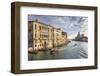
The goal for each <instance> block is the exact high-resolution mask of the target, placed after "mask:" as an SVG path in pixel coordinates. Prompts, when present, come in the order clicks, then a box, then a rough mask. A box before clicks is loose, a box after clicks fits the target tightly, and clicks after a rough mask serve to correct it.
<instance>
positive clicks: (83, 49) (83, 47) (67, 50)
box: [28, 41, 88, 60]
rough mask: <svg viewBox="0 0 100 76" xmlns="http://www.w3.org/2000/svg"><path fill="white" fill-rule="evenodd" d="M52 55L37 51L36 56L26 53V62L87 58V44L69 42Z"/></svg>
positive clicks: (48, 52) (47, 52)
mask: <svg viewBox="0 0 100 76" xmlns="http://www.w3.org/2000/svg"><path fill="white" fill-rule="evenodd" d="M57 49H58V50H57V51H56V52H54V53H51V52H50V50H48V51H39V52H38V53H37V54H32V53H28V60H53V59H79V58H88V43H87V42H79V41H71V42H70V43H68V44H67V45H65V46H63V47H59V48H57Z"/></svg>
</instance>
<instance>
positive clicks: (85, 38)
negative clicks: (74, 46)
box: [74, 32, 88, 42]
mask: <svg viewBox="0 0 100 76" xmlns="http://www.w3.org/2000/svg"><path fill="white" fill-rule="evenodd" d="M74 40H75V41H83V42H88V37H87V36H84V34H80V32H78V34H77V36H76V37H75V39H74Z"/></svg>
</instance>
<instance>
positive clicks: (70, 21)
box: [28, 15, 88, 39]
mask: <svg viewBox="0 0 100 76" xmlns="http://www.w3.org/2000/svg"><path fill="white" fill-rule="evenodd" d="M36 19H38V20H39V22H42V23H45V24H50V25H51V26H53V27H56V28H61V29H62V30H63V31H64V32H67V35H68V38H70V39H72V38H74V37H75V36H76V35H77V33H78V32H80V33H83V34H84V35H85V36H88V17H82V16H50V15H28V21H34V20H36Z"/></svg>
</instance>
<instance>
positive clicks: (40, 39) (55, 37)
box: [28, 20, 67, 51]
mask: <svg viewBox="0 0 100 76" xmlns="http://www.w3.org/2000/svg"><path fill="white" fill-rule="evenodd" d="M66 43H67V33H65V32H63V31H62V30H61V29H60V28H55V27H53V26H51V25H49V24H45V23H42V22H39V21H38V20H35V21H28V48H30V47H32V48H33V51H36V50H46V49H52V48H54V47H57V46H61V45H64V44H66Z"/></svg>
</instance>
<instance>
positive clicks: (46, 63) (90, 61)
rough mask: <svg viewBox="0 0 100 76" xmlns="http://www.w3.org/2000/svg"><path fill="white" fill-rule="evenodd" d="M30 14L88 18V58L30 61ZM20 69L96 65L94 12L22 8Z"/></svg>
mask: <svg viewBox="0 0 100 76" xmlns="http://www.w3.org/2000/svg"><path fill="white" fill-rule="evenodd" d="M28 14H33V15H34V14H35V15H58V16H86V17H88V58H86V59H62V60H61V59H60V60H59V59H58V60H41V61H39V60H38V61H34V60H33V61H28ZM20 24H21V25H20V47H21V48H20V69H21V70H25V69H26V70H27V69H44V68H60V67H78V66H93V65H94V11H92V10H91V11H90V10H89V11H88V10H78V9H77V10H76V9H60V8H59V9H57V8H41V7H25V6H23V7H21V8H20Z"/></svg>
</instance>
